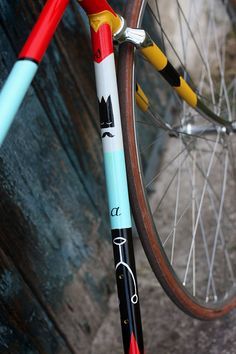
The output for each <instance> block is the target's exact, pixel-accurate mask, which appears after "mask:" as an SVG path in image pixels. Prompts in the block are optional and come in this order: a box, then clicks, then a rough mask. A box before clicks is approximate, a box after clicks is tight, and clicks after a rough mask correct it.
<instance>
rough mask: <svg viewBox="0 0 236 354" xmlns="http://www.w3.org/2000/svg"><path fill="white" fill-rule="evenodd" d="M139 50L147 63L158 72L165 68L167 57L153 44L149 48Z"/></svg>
mask: <svg viewBox="0 0 236 354" xmlns="http://www.w3.org/2000/svg"><path fill="white" fill-rule="evenodd" d="M140 50H141V52H142V54H143V55H144V56H145V58H146V59H147V60H148V61H149V63H150V64H152V65H153V66H154V68H156V69H157V70H158V71H160V70H163V69H164V68H165V67H166V65H167V62H168V60H167V57H166V56H165V54H164V53H163V52H162V51H161V50H160V48H158V46H157V45H156V44H155V43H153V45H151V46H149V47H146V48H140Z"/></svg>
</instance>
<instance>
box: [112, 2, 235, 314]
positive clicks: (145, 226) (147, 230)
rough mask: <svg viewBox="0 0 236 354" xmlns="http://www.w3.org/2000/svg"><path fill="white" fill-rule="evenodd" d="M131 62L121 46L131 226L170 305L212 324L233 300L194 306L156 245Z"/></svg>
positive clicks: (132, 19)
mask: <svg viewBox="0 0 236 354" xmlns="http://www.w3.org/2000/svg"><path fill="white" fill-rule="evenodd" d="M142 4H143V1H142V0H134V1H128V3H127V8H126V13H125V16H124V17H125V19H126V21H127V24H128V26H130V27H137V23H138V18H139V13H140V10H141V8H142ZM133 60H134V50H133V46H132V45H130V44H123V45H122V46H121V48H120V51H119V59H118V86H119V96H120V105H121V117H122V127H123V134H124V145H125V155H126V163H127V172H128V180H129V190H130V200H131V206H132V212H133V216H134V220H135V224H136V226H137V230H138V233H139V235H140V239H141V242H142V245H143V248H144V251H145V253H146V256H147V258H148V260H149V263H150V265H151V267H152V270H153V272H154V273H155V275H156V277H157V279H158V280H159V282H160V283H161V285H162V287H163V288H164V290H165V292H166V293H167V294H168V296H169V297H170V298H171V299H172V301H173V302H174V303H175V304H176V305H177V306H178V307H179V308H180V309H181V310H183V311H184V312H185V313H187V314H188V315H190V316H193V317H196V318H199V319H202V320H212V319H215V318H218V317H221V316H223V315H224V314H226V313H227V312H229V311H230V310H231V309H233V308H234V307H235V306H236V297H235V296H234V297H231V298H230V299H229V301H227V302H224V303H222V306H220V304H219V303H218V306H217V307H212V308H207V307H205V306H204V305H202V304H200V303H198V302H196V301H195V300H194V299H193V297H192V296H191V295H190V294H189V293H188V292H187V291H186V289H185V288H184V287H183V285H182V284H181V283H180V282H179V280H178V279H177V278H176V276H175V275H174V273H173V270H172V268H171V265H170V263H169V261H168V259H167V257H166V256H165V253H164V251H163V248H162V246H161V244H160V242H158V236H157V233H156V229H155V226H154V224H153V221H152V217H151V215H150V212H149V206H148V204H147V201H146V197H145V191H144V190H143V185H142V174H141V171H140V168H139V161H138V155H137V151H136V137H135V128H134V115H133V87H132V86H133V85H132V81H133Z"/></svg>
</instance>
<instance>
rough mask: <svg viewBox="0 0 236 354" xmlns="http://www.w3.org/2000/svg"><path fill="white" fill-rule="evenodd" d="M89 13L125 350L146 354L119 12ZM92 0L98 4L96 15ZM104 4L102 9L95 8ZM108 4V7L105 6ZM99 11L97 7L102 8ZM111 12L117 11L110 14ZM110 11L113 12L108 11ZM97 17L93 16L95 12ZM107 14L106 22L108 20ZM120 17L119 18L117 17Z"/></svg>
mask: <svg viewBox="0 0 236 354" xmlns="http://www.w3.org/2000/svg"><path fill="white" fill-rule="evenodd" d="M80 3H81V5H82V6H83V7H84V9H85V10H86V11H87V13H88V14H89V18H90V25H91V38H92V48H93V56H94V66H95V76H96V87H97V95H98V101H99V112H100V124H101V138H102V144H103V152H104V164H105V175H106V185H107V192H108V203H109V214H110V224H111V234H112V243H113V252H114V262H115V270H116V282H117V291H118V298H119V308H120V317H121V327H122V335H123V345H124V353H125V354H143V352H144V349H143V336H142V326H141V316H140V307H139V295H138V286H137V279H136V270H135V259H134V251H133V241H132V228H131V227H132V226H131V213H130V204H129V196H128V185H127V176H126V166H125V156H124V148H123V138H122V129H121V119H120V108H119V99H118V90H117V79H116V69H115V60H114V52H113V41H112V26H111V23H110V16H111V13H112V16H117V15H116V14H115V13H114V12H113V11H112V10H111V8H110V7H109V5H108V4H107V3H106V1H103V0H99V1H98V2H96V1H90V0H83V1H82V2H80ZM91 3H93V4H94V5H95V9H94V11H95V16H94V14H93V9H92V8H91V6H92V5H91ZM96 3H98V4H99V9H98V8H96ZM102 3H104V6H105V8H104V11H102V12H101V18H99V13H100V11H101V10H102V8H101V4H102ZM98 10H99V12H97V13H96V11H98ZM111 11H112V12H111ZM106 12H109V13H108V14H106ZM91 15H92V16H91ZM106 16H107V21H106ZM118 20H119V17H118V16H117V21H118Z"/></svg>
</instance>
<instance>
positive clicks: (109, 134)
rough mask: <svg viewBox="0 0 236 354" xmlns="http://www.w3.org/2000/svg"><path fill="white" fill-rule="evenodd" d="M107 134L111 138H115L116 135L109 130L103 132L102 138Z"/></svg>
mask: <svg viewBox="0 0 236 354" xmlns="http://www.w3.org/2000/svg"><path fill="white" fill-rule="evenodd" d="M106 136H108V137H109V138H114V136H115V135H112V134H111V133H109V132H105V133H103V134H102V139H103V138H105V137H106Z"/></svg>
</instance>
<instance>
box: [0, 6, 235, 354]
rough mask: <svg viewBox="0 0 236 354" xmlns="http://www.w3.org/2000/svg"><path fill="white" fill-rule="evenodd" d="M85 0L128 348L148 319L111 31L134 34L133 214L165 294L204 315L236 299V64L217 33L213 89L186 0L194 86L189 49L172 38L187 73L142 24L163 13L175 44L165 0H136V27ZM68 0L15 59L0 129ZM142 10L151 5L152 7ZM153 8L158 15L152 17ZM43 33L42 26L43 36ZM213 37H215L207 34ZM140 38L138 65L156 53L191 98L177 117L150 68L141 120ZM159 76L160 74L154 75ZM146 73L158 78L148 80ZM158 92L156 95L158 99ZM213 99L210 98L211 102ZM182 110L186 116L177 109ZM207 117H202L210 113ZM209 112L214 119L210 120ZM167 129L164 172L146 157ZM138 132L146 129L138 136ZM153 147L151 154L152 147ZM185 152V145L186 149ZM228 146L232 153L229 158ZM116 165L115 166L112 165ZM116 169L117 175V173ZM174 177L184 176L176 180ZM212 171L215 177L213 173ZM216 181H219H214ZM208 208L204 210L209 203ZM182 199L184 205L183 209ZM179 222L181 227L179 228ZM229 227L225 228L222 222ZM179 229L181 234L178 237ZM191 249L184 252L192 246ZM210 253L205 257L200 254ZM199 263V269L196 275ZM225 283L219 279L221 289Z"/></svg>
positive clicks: (132, 10) (126, 111)
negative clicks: (162, 112)
mask: <svg viewBox="0 0 236 354" xmlns="http://www.w3.org/2000/svg"><path fill="white" fill-rule="evenodd" d="M80 3H81V5H82V6H83V7H84V8H85V10H86V11H87V13H88V15H89V18H90V24H91V27H92V30H91V31H92V38H93V50H94V58H95V71H96V77H97V91H98V98H99V107H100V114H101V128H102V140H103V146H104V152H105V166H106V175H107V180H108V195H109V210H110V219H111V225H112V229H113V231H112V234H113V246H114V258H115V265H116V276H117V286H118V294H119V299H120V308H121V322H122V331H123V340H124V351H125V352H127V353H138V352H140V353H142V352H143V342H142V329H141V319H140V313H139V307H138V290H137V285H136V275H135V268H134V259H133V251H132V241H131V219H130V211H129V202H128V192H127V183H126V172H125V162H124V153H123V147H122V137H121V125H120V120H119V109H118V106H119V104H118V94H117V89H116V85H114V83H115V82H116V75H115V67H114V61H113V54H112V53H113V46H112V42H111V32H113V36H114V39H115V41H116V42H118V43H120V44H121V43H123V42H127V41H128V42H131V44H125V45H123V44H122V47H121V50H120V52H121V53H120V58H119V73H118V77H119V81H120V98H121V112H122V114H121V116H122V117H123V122H122V124H123V134H124V142H125V146H126V153H125V155H126V163H127V172H128V174H129V190H130V198H131V205H132V209H133V214H134V217H135V222H136V224H137V228H138V231H139V234H140V237H141V239H142V243H143V247H144V249H145V251H146V254H147V257H148V259H149V262H150V264H151V266H152V268H153V270H154V272H155V274H156V275H157V277H158V279H159V281H160V282H161V284H162V286H163V287H164V289H165V290H166V292H167V294H168V295H169V296H170V297H171V298H172V300H173V301H174V302H175V303H176V304H177V305H178V306H179V307H180V308H181V309H182V310H184V311H185V312H187V313H189V314H190V315H192V316H195V317H198V318H201V319H213V318H217V317H218V316H221V315H224V314H225V313H227V312H228V311H229V310H230V309H232V308H234V307H235V305H236V298H235V295H234V291H235V277H234V268H235V264H234V263H233V258H234V249H233V246H232V247H231V249H229V248H227V249H226V243H229V242H231V243H232V244H233V230H234V224H235V221H234V212H235V209H234V208H233V204H234V203H233V202H234V201H233V200H232V198H233V196H232V195H231V190H233V189H234V181H233V180H234V179H235V178H234V176H235V170H234V166H233V167H232V170H230V171H229V172H228V169H229V168H230V167H229V161H230V159H232V158H233V151H232V149H233V142H232V140H233V137H234V132H235V122H234V119H235V118H234V117H235V78H234V75H235V74H234V73H233V76H232V75H231V74H230V75H229V77H228V73H227V77H226V74H225V72H224V65H225V61H227V55H226V54H225V52H224V51H223V54H221V52H220V48H219V43H218V45H217V44H215V47H216V56H217V57H218V58H217V60H219V64H218V66H219V68H218V72H219V76H220V84H219V87H217V89H218V91H219V92H220V93H219V95H217V94H215V92H214V89H213V90H212V84H213V82H214V81H215V80H216V79H215V78H214V77H212V75H211V73H210V72H209V62H208V61H206V58H208V55H209V53H208V52H209V47H208V46H209V45H210V44H211V43H210V44H209V43H208V44H207V46H206V48H205V53H201V50H200V49H199V48H200V47H199V45H198V44H197V43H195V36H193V32H192V30H191V28H190V27H189V21H187V17H186V15H185V13H184V11H183V9H182V7H181V5H180V3H179V1H176V3H177V5H178V6H177V13H178V16H179V18H180V19H181V21H180V23H181V41H182V47H183V48H184V49H186V48H187V46H188V44H187V43H188V36H187V38H186V37H184V35H183V33H184V31H183V27H184V26H185V27H186V28H187V32H188V33H189V36H190V37H191V40H192V41H193V42H194V45H195V46H196V48H197V49H198V51H199V52H200V53H198V55H199V56H200V59H199V60H201V62H202V65H203V68H201V69H200V70H201V71H200V72H199V73H196V72H195V73H194V74H195V75H194V79H196V77H198V76H200V86H198V88H197V89H196V92H197V93H195V91H194V90H192V89H191V87H190V85H191V86H195V84H193V82H192V81H191V80H192V79H191V76H190V75H189V74H188V70H186V66H187V64H188V60H187V53H186V52H184V55H183V59H181V58H180V55H179V54H178V53H176V51H175V49H174V50H173V48H172V50H173V51H174V53H175V56H176V57H177V59H178V61H179V62H180V63H181V65H182V70H183V76H180V75H179V74H178V72H177V71H176V70H175V69H174V67H173V66H172V65H171V64H170V62H169V61H168V59H167V58H166V55H164V54H163V52H162V51H161V50H160V49H159V48H158V46H157V45H156V44H154V42H153V40H152V39H151V37H150V36H149V35H148V34H147V32H146V31H144V30H140V29H136V28H139V26H140V21H141V19H142V18H143V24H144V27H146V26H147V25H148V24H149V25H150V24H151V25H152V28H151V30H150V31H149V32H150V33H152V32H153V31H154V30H155V29H156V25H153V23H154V22H153V21H154V20H155V22H159V24H160V29H159V30H158V31H157V35H155V34H154V38H155V36H156V37H157V40H159V37H160V38H161V43H162V44H161V46H162V47H163V50H165V51H166V52H169V51H170V49H168V48H165V47H166V46H167V44H168V43H166V42H167V41H168V40H166V39H165V38H164V37H166V32H165V31H164V30H163V27H162V24H161V16H159V13H160V9H159V7H158V3H157V2H153V3H151V2H150V4H147V3H146V2H144V1H141V0H138V1H136V2H135V6H134V4H133V3H131V2H128V6H127V12H126V15H125V18H126V20H127V23H128V25H129V26H130V27H131V28H135V29H133V30H132V29H131V28H130V27H127V26H126V23H125V21H124V20H123V18H121V17H120V16H118V15H117V14H116V13H115V12H114V11H113V10H112V9H111V8H110V6H109V5H108V4H107V3H106V1H101V0H100V1H93V2H92V1H89V0H83V1H80ZM55 4H60V6H58V7H57V8H55V7H54V5H55ZM67 4H68V1H66V0H64V1H55V0H49V1H48V2H47V4H46V6H45V8H44V10H43V13H42V15H41V17H40V20H39V22H38V24H37V25H36V27H35V29H34V31H33V33H32V34H31V36H30V38H29V40H28V42H27V43H26V45H25V47H24V48H23V50H22V52H21V53H20V56H19V58H20V61H19V62H18V63H17V65H16V67H15V68H14V69H13V72H12V74H11V76H10V79H9V80H8V81H7V84H6V85H5V87H4V89H3V90H2V92H1V96H0V103H1V105H0V106H1V110H2V112H3V108H4V107H7V105H8V107H7V109H6V111H7V113H6V114H7V115H8V114H9V112H10V110H11V112H10V118H9V116H8V118H7V119H6V120H4V122H6V126H5V128H4V129H3V127H1V129H0V131H1V132H2V139H3V136H5V134H6V131H7V130H8V127H9V125H10V123H11V121H12V119H13V116H14V114H15V112H16V111H17V109H18V107H19V105H20V102H21V101H22V99H23V96H24V94H25V92H26V90H27V88H28V86H29V84H30V82H31V81H32V78H33V76H34V75H35V73H36V70H37V65H38V63H39V62H40V61H41V59H42V56H43V53H44V51H45V50H46V47H47V46H48V44H49V41H50V39H51V37H52V35H53V33H54V30H55V28H56V26H57V24H58V21H59V20H60V18H61V16H62V14H63V12H64V10H65V8H66V6H67ZM153 4H154V6H153ZM219 4H221V2H220V1H219V2H218V5H219ZM223 5H226V11H225V22H227V23H230V22H231V21H229V17H228V14H227V13H228V11H229V6H230V11H231V13H232V9H233V7H231V3H230V2H226V3H224V2H223ZM52 9H53V10H54V13H53V17H52V18H53V19H54V21H52V22H51V23H50V26H51V27H49V29H48V30H47V31H45V32H44V33H42V32H40V30H41V29H42V28H47V27H44V26H43V25H44V24H45V23H46V22H48V19H49V17H50V18H51V15H52V13H51V12H50V11H52ZM220 9H221V8H220ZM55 10H56V11H55ZM144 10H146V14H145V15H144ZM190 10H191V11H192V12H193V11H194V10H196V9H193V7H192V8H191V7H190ZM213 10H214V5H213V2H210V21H209V24H208V25H209V27H210V28H211V29H212V31H213V33H214V36H215V42H216V43H217V36H216V33H215V32H214V31H215V30H216V29H215V28H216V24H215V22H216V19H214V11H213ZM104 11H105V12H104ZM191 11H190V13H191ZM198 11H199V9H198ZM101 12H102V16H101ZM48 16H49V17H48ZM189 16H190V15H189ZM150 18H151V19H152V20H150ZM198 26H199V25H198ZM111 29H112V31H111ZM145 29H146V28H145ZM39 33H40V36H38V35H39ZM228 36H232V33H231V32H228V30H227V32H226V33H224V35H223V37H224V38H223V47H225V48H227V45H226V42H227V41H228V40H229V39H231V38H228ZM200 42H204V41H203V39H202V38H200ZM206 42H208V38H207V41H206ZM134 45H135V47H137V48H139V49H140V51H141V52H142V54H143V55H144V57H145V62H143V61H141V60H142V59H140V62H139V63H138V59H139V58H137V64H136V66H137V68H138V67H142V71H144V70H146V67H147V61H148V62H151V64H152V65H153V66H154V67H155V69H157V71H160V72H161V74H162V76H163V77H164V78H165V80H166V81H167V82H168V83H169V84H170V85H171V86H174V88H175V90H176V91H177V93H178V94H179V95H180V96H182V98H183V99H184V100H185V101H187V103H188V104H189V106H190V108H189V109H188V108H187V106H186V105H185V104H183V112H182V110H181V111H180V108H176V105H177V100H178V98H176V96H175V97H174V98H172V99H171V108H172V109H173V108H174V109H175V110H176V112H175V117H174V118H172V117H169V118H171V120H170V121H169V122H167V121H165V120H163V119H162V118H161V117H160V116H159V114H158V113H156V112H155V110H154V108H155V107H154V106H155V104H153V103H150V102H151V99H150V98H149V97H148V96H149V95H150V96H151V95H152V92H155V88H153V87H151V88H148V87H147V92H148V94H149V95H148V96H147V94H146V93H145V89H146V83H145V80H144V82H143V83H142V81H143V80H142V77H141V79H140V80H139V79H137V85H136V101H137V105H138V106H139V109H140V110H141V111H142V112H143V113H142V115H141V117H140V118H137V119H136V120H135V118H134V115H133V113H134V110H133V99H134V97H135V94H134V86H135V85H134V82H136V78H135V79H134V77H133V62H134V56H133V55H134V51H133V46H134ZM210 49H211V48H210ZM168 56H169V53H168ZM219 58H220V59H219ZM110 67H111V72H109V73H108V68H110ZM147 70H148V71H147V74H146V75H144V74H142V75H143V76H145V77H147V78H149V76H148V75H149V74H148V73H149V70H150V67H149V66H148V69H147ZM216 71H217V70H216ZM214 75H215V74H214ZM16 77H17V79H18V80H19V81H18V83H19V84H20V86H21V85H22V83H24V89H23V91H22V94H21V96H20V95H19V92H17V94H14V92H13V91H12V87H13V85H12V82H14V87H16V86H15V79H16ZM232 77H233V78H232ZM111 78H112V79H111ZM185 79H186V80H185ZM151 81H153V80H152V79H151ZM194 81H195V80H194ZM140 82H141V84H140ZM188 82H189V83H188ZM207 82H209V86H210V89H209V88H208V87H206V86H207ZM228 82H229V83H230V86H229V88H227V87H226V85H227V84H228ZM148 83H149V84H151V83H150V80H149V82H148ZM154 87H155V86H154ZM11 95H13V96H11ZM12 97H13V98H14V97H17V98H18V102H17V105H16V106H14V105H13V104H12V102H14V100H13V98H12ZM210 97H211V99H212V101H213V103H212V105H211V104H210ZM7 101H8V102H10V104H7V103H6V102H7ZM153 101H154V102H155V100H153ZM231 102H232V103H231ZM181 105H182V103H181ZM208 106H211V107H210V108H209V107H208ZM225 107H226V109H225ZM193 108H196V109H197V112H198V114H196V113H193V112H195V111H193ZM9 109H10V110H9ZM225 111H226V113H225ZM145 112H146V113H147V114H148V116H149V120H148V122H146V119H147V118H144V113H145ZM136 114H137V112H136ZM1 115H2V116H3V115H4V113H1ZM176 116H181V117H180V118H179V117H177V118H176ZM225 116H226V117H225ZM202 117H204V119H203V118H202ZM205 118H207V119H206V120H205ZM139 120H140V122H141V124H142V126H145V124H146V125H148V129H150V127H152V126H153V124H155V126H154V131H153V132H151V133H150V132H149V131H147V130H146V134H145V137H144V134H143V132H145V128H142V130H141V133H140V131H139V128H136V127H134V125H137V124H136V122H139ZM209 121H210V122H209ZM150 122H151V123H150ZM135 130H136V131H135ZM159 130H161V131H164V135H165V136H167V139H169V141H170V142H171V143H170V142H166V141H165V140H163V136H164V135H163V134H162V142H163V145H164V146H165V147H166V148H168V149H169V151H170V153H171V154H172V156H171V158H170V161H166V158H165V157H163V158H162V159H163V162H164V168H163V167H160V166H158V165H157V166H155V164H154V168H155V170H157V171H158V172H153V170H151V172H149V171H148V168H146V166H148V167H149V163H148V160H147V159H148V158H150V159H151V160H152V161H153V158H154V160H155V157H156V152H155V151H154V150H155V149H153V151H152V153H151V154H150V152H149V149H150V148H153V146H154V147H155V144H154V143H153V141H149V139H150V138H153V136H154V142H156V141H157V138H158V135H159ZM136 137H137V139H139V141H138V144H137V142H136ZM142 139H144V143H145V146H141V144H142ZM145 139H147V140H148V142H146V141H145ZM214 139H215V140H214ZM114 141H115V144H111V142H114ZM173 141H175V142H176V141H178V152H177V154H176V155H175V156H174V157H173V152H172V149H173V145H174V143H173ZM176 145H177V144H176ZM218 149H221V150H222V151H223V152H219V151H218ZM225 151H226V152H225ZM145 152H146V156H145V154H144V153H145ZM185 152H186V154H185V156H183V153H185ZM224 153H225V154H224ZM143 155H144V156H143ZM152 155H153V156H154V157H153V156H152ZM222 155H223V157H224V158H223V159H222ZM206 160H207V161H206ZM114 161H117V162H114ZM215 161H216V162H218V163H219V167H215V163H216V162H215ZM207 162H208V165H207ZM175 163H178V165H177V166H176V167H175V171H174V173H173V176H171V177H169V176H168V174H167V177H166V176H165V175H164V177H162V179H161V180H160V181H161V182H160V183H162V185H165V182H167V185H166V187H165V189H164V193H163V194H162V195H158V193H159V192H158V190H157V189H158V188H157V186H156V181H157V179H158V177H160V176H161V174H162V172H168V171H167V169H168V168H169V166H172V167H173V166H175ZM141 164H143V168H142V170H143V173H145V174H146V176H145V175H143V174H142V172H141ZM111 166H112V167H111ZM222 166H223V171H222V169H221V173H222V176H223V177H222V178H221V180H218V179H217V178H216V177H215V176H216V175H217V174H219V168H220V167H222ZM213 167H214V168H215V171H216V172H215V174H214V176H212V168H213ZM112 170H113V173H112V172H111V171H112ZM197 173H198V174H197ZM148 174H149V175H150V174H151V180H148V181H147V182H146V178H148ZM227 174H228V175H231V176H232V177H233V180H232V181H231V180H230V181H229V182H226V177H227ZM184 175H185V176H187V179H190V183H189V186H188V189H187V188H186V186H185V187H184V189H185V194H184V195H182V196H181V176H184ZM117 176H119V177H118V178H117ZM176 177H177V178H176ZM175 178H176V180H177V185H176V186H175V187H173V182H175ZM210 179H211V180H212V181H213V182H211V181H210ZM213 183H214V186H212V184H213ZM215 185H218V187H219V188H218V189H219V190H221V191H222V192H221V196H219V195H218V194H217V192H216V191H215ZM228 185H230V186H231V189H230V191H228V190H227V186H228ZM117 186H118V187H117ZM150 187H152V188H150ZM175 188H176V190H175ZM144 189H147V192H145V191H144ZM173 189H174V190H173ZM186 189H187V192H186ZM114 191H117V193H114ZM197 192H200V193H201V194H200V196H199V197H198V196H197ZM167 194H170V197H173V195H176V201H174V202H173V201H172V199H171V204H172V203H173V204H174V207H173V212H172V211H170V213H172V214H173V215H172V217H171V218H170V216H171V215H168V217H167V219H168V220H172V221H173V224H172V227H171V229H170V230H168V231H166V223H167V222H168V220H166V217H165V209H164V211H163V208H162V207H163V203H164V197H166V196H167ZM232 194H233V193H232ZM186 196H187V197H188V196H190V198H189V199H190V200H187V201H186V200H185V199H186ZM206 196H207V197H206ZM157 198H158V200H157ZM181 198H182V199H181ZM148 200H149V201H148ZM180 202H181V203H180ZM224 203H226V205H227V208H228V204H229V203H230V208H229V210H230V211H231V209H232V212H231V213H230V215H228V214H227V213H225V206H224ZM231 204H232V205H231ZM179 205H180V206H179ZM203 208H204V212H202V209H203ZM150 209H152V210H153V211H154V212H156V211H158V212H159V213H160V215H162V219H161V220H162V221H160V222H159V220H158V227H157V229H158V231H159V230H163V235H160V236H158V233H157V231H156V226H155V223H156V218H155V217H153V216H152V213H151V212H150ZM179 209H181V211H180V212H179ZM183 218H186V219H187V220H188V219H189V220H191V222H190V223H189V224H190V225H189V229H188V230H187V233H189V234H190V235H191V234H192V238H191V239H190V240H186V238H183V239H182V240H181V239H179V238H180V236H179V233H180V235H181V234H186V230H183V229H181V223H182V221H183ZM228 224H230V225H231V227H232V228H231V229H230V231H229V232H228V233H227V236H228V238H227V240H226V238H225V232H227V231H228V229H227V228H228V227H229V226H228ZM178 228H179V230H180V231H178ZM205 228H207V229H208V230H207V231H208V234H210V236H207V232H206V231H205ZM222 228H224V230H223V231H222ZM225 230H226V231H225ZM177 238H178V244H177V242H176V239H177ZM200 238H202V243H200V244H199V243H198V242H197V241H198V240H199V239H200ZM169 241H170V242H169ZM226 241H227V242H226ZM168 242H169V244H168ZM210 245H212V252H211V253H210V251H209V246H210ZM178 246H179V249H178ZM185 250H186V254H185V255H184V254H183V253H184V251H185ZM176 253H178V256H177V257H175V254H176ZM197 255H199V257H200V261H198V260H196V256H197ZM216 257H217V258H218V262H220V263H219V267H220V268H222V264H221V262H222V260H223V261H224V262H223V263H224V264H223V265H224V273H225V274H224V276H221V275H220V274H218V273H217V272H215V270H214V268H215V267H216V266H215V264H213V263H214V262H215V258H216ZM204 259H205V264H202V262H203V261H204ZM183 263H184V265H185V268H184V266H183ZM199 269H200V271H199ZM206 269H208V270H209V274H205V273H206V272H205V270H206ZM190 273H192V280H191V282H190V281H189V278H190ZM199 273H200V278H199V279H198V274H199ZM213 273H214V277H213ZM198 281H200V282H203V286H202V285H201V286H200V287H198V286H197V284H198ZM183 284H184V285H183ZM222 285H224V287H225V289H224V291H222V290H221V288H222ZM218 288H220V293H219V290H218Z"/></svg>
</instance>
